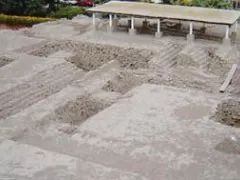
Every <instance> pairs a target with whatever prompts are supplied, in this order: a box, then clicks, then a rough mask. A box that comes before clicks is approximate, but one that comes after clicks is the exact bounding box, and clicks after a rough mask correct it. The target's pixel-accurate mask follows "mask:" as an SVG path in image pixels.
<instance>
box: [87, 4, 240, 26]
mask: <svg viewBox="0 0 240 180" xmlns="http://www.w3.org/2000/svg"><path fill="white" fill-rule="evenodd" d="M89 11H91V12H99V13H112V14H119V15H130V16H140V17H150V18H167V19H177V20H186V21H197V22H205V23H211V24H225V25H232V24H234V23H235V22H236V20H237V19H238V18H239V16H240V11H234V10H224V9H212V8H201V7H187V6H176V5H165V4H151V3H142V2H126V1H125V2H121V1H111V2H108V3H105V4H103V5H99V6H96V7H93V8H90V9H89Z"/></svg>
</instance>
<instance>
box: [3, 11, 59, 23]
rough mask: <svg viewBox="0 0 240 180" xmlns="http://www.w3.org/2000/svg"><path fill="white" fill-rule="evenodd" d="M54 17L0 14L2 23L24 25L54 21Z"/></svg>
mask: <svg viewBox="0 0 240 180" xmlns="http://www.w3.org/2000/svg"><path fill="white" fill-rule="evenodd" d="M54 20H55V19H53V18H40V17H31V16H9V15H4V14H0V23H3V24H8V25H24V26H32V25H34V24H38V23H42V22H47V21H54Z"/></svg>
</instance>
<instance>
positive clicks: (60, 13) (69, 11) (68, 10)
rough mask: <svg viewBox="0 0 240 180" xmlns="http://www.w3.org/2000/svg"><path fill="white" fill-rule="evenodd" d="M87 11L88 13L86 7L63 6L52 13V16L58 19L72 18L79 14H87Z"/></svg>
mask: <svg viewBox="0 0 240 180" xmlns="http://www.w3.org/2000/svg"><path fill="white" fill-rule="evenodd" d="M85 13H86V11H85V9H84V8H81V7H74V6H62V7H60V8H59V9H58V10H57V11H56V12H52V13H51V14H50V17H52V18H56V19H60V18H67V19H72V18H73V17H75V16H77V15H78V14H85Z"/></svg>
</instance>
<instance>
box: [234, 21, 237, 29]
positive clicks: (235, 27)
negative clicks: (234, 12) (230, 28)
mask: <svg viewBox="0 0 240 180" xmlns="http://www.w3.org/2000/svg"><path fill="white" fill-rule="evenodd" d="M237 30H238V22H237V21H236V22H235V24H234V32H237Z"/></svg>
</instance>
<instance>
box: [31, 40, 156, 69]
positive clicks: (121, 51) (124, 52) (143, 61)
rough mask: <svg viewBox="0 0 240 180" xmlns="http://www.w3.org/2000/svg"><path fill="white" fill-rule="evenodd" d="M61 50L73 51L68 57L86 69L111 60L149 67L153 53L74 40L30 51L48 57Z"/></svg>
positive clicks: (128, 66)
mask: <svg viewBox="0 0 240 180" xmlns="http://www.w3.org/2000/svg"><path fill="white" fill-rule="evenodd" d="M60 50H66V51H70V52H73V54H74V55H73V56H71V57H69V58H66V60H67V61H69V62H71V63H73V64H74V65H75V66H77V67H78V68H81V69H83V70H84V71H91V70H95V69H97V68H98V67H100V66H102V65H103V64H105V63H107V62H109V61H111V60H117V61H119V63H120V65H121V67H123V68H129V69H138V68H148V62H149V60H150V59H151V58H152V55H153V53H152V52H151V51H150V50H146V49H141V50H139V49H134V48H121V47H116V46H110V45H102V44H93V43H79V42H72V41H65V42H60V41H59V42H57V41H55V42H48V43H46V44H44V45H43V46H41V47H40V48H38V49H35V50H34V51H32V52H30V54H31V55H35V56H41V57H48V56H49V55H50V54H53V53H55V52H57V51H60Z"/></svg>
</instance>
